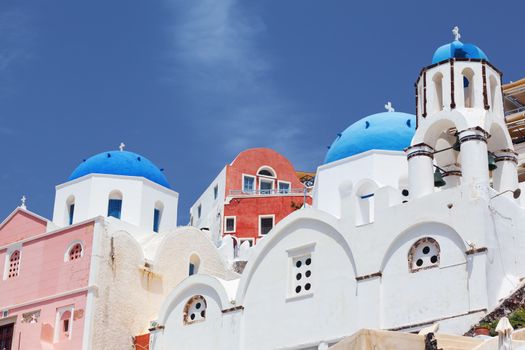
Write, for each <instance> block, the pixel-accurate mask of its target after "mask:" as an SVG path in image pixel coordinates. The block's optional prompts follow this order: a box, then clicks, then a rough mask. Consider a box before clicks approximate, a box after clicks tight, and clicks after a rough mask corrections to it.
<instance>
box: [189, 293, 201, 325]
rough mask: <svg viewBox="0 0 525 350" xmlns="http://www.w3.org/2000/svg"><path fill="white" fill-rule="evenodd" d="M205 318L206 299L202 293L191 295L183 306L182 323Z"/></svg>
mask: <svg viewBox="0 0 525 350" xmlns="http://www.w3.org/2000/svg"><path fill="white" fill-rule="evenodd" d="M205 318H206V300H205V299H204V297H203V296H202V295H196V296H193V297H192V298H191V299H190V300H188V302H187V303H186V306H185V307H184V324H191V323H194V322H199V321H204V319H205Z"/></svg>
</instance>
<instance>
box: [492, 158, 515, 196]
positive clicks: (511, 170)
mask: <svg viewBox="0 0 525 350" xmlns="http://www.w3.org/2000/svg"><path fill="white" fill-rule="evenodd" d="M494 156H495V158H496V165H497V166H498V167H497V168H496V169H494V170H493V171H492V184H493V186H494V189H495V190H496V191H498V192H500V193H501V192H504V191H509V190H510V191H514V190H515V189H517V188H518V170H517V168H518V154H517V153H516V152H514V151H513V150H511V149H502V150H499V151H495V152H494ZM502 196H506V197H510V198H512V193H510V192H509V193H506V194H504V195H502Z"/></svg>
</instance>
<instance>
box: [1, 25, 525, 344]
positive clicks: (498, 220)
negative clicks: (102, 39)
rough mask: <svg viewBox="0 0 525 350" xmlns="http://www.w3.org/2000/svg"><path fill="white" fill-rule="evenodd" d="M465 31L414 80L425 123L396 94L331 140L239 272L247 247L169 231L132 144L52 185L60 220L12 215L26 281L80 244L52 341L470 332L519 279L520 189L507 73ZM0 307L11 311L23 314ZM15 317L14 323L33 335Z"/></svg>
mask: <svg viewBox="0 0 525 350" xmlns="http://www.w3.org/2000/svg"><path fill="white" fill-rule="evenodd" d="M455 35H456V38H455V40H454V41H453V42H451V43H450V44H446V45H444V46H441V47H439V48H438V49H437V50H436V51H435V53H434V56H433V59H432V63H431V65H429V66H427V67H425V68H423V69H422V70H421V73H420V75H419V77H418V78H417V81H416V106H417V108H416V115H411V114H407V113H400V112H396V111H395V110H394V109H393V108H392V105H391V104H390V103H388V104H387V105H386V106H385V107H386V108H387V111H386V112H383V113H378V114H373V115H370V116H366V117H364V118H362V119H361V120H359V121H357V122H355V123H354V124H352V125H351V126H349V127H348V128H347V129H346V130H344V131H343V132H342V133H340V134H338V136H337V138H336V140H335V141H334V142H333V144H332V145H331V147H330V149H329V150H328V153H327V155H326V159H325V162H324V164H323V165H321V166H319V168H318V169H317V174H316V180H315V187H314V190H313V205H312V207H311V208H310V207H308V208H302V209H299V210H297V211H295V212H293V213H292V214H291V215H289V216H288V217H286V218H285V219H283V220H282V221H280V222H279V223H278V224H277V225H276V226H275V227H274V228H273V229H272V230H271V231H270V232H269V234H268V235H267V236H266V237H264V239H261V240H260V241H259V242H258V243H257V244H256V245H255V246H254V247H253V248H249V249H248V247H241V248H243V249H241V250H242V252H243V256H242V259H243V260H246V261H247V263H246V266H245V268H244V270H243V271H242V273H239V272H240V271H239V270H236V271H234V269H233V268H232V266H234V265H235V264H234V263H235V261H236V260H238V259H239V256H238V255H236V253H235V251H236V250H235V249H234V248H233V244H232V240H231V239H228V238H225V239H223V241H222V242H220V243H219V246H217V244H216V242H212V240H211V239H210V233H209V232H207V231H201V230H199V229H197V228H195V227H190V226H188V227H176V222H177V204H178V193H177V192H175V191H174V189H172V188H171V186H170V184H169V183H168V182H167V180H166V177H165V176H164V175H163V173H162V171H161V169H159V168H157V167H156V166H155V165H154V164H153V163H152V162H150V161H149V160H148V159H146V158H144V157H142V156H140V155H138V154H136V153H133V152H128V151H125V150H124V147H123V145H122V146H121V149H120V150H119V151H110V152H104V153H101V154H98V155H96V156H93V157H91V158H89V159H87V160H85V161H84V162H82V163H81V164H80V165H79V167H78V168H77V169H76V170H75V171H74V172H73V174H72V175H71V176H70V178H69V179H68V181H67V182H65V183H64V184H61V185H58V186H57V188H56V197H55V206H54V213H53V219H52V220H47V219H44V218H41V217H39V216H37V215H36V214H33V213H31V212H29V211H28V210H27V208H25V206H23V207H22V208H18V209H16V210H15V211H14V212H13V213H12V214H11V216H10V217H8V219H6V220H5V221H4V223H5V222H8V221H9V220H10V218H12V217H16V215H19V214H21V215H25V216H27V217H29V219H31V220H33V221H34V222H37V223H38V225H39V226H38V227H43V228H42V230H43V231H45V232H43V233H41V234H39V235H36V236H35V237H33V238H31V237H29V238H27V237H26V238H24V239H23V240H22V241H20V242H14V243H10V244H9V245H6V247H7V248H6V249H7V251H8V252H11V251H13V252H14V251H15V250H16V249H18V250H16V251H17V252H18V253H17V254H18V255H15V254H12V255H14V256H15V257H16V259H18V260H13V259H12V260H11V262H12V263H13V264H14V265H13V266H15V265H16V266H15V267H16V276H15V277H16V278H18V279H19V280H21V279H22V278H25V276H27V278H29V279H31V278H34V276H28V274H25V275H24V268H25V269H27V266H28V265H29V264H30V263H31V259H29V257H30V256H31V255H30V254H31V251H30V248H31V247H30V246H29V243H31V242H36V243H35V244H37V243H38V242H41V241H43V240H47V241H48V243H47V244H48V245H47V246H48V247H52V248H46V249H48V250H47V251H48V253H47V254H48V255H52V254H54V253H53V249H54V250H56V251H57V254H64V252H63V250H62V245H63V246H64V247H66V246H68V247H75V251H74V252H73V254H71V253H67V252H69V250H70V249H69V248H68V250H67V251H66V250H65V248H64V251H66V253H65V255H61V256H60V257H59V259H58V260H61V261H58V260H57V259H54V258H53V259H54V260H53V263H54V264H55V263H56V264H58V263H60V264H62V265H63V264H64V263H65V261H68V260H69V259H68V257H69V258H73V259H74V260H75V261H76V262H74V263H75V264H77V263H78V264H84V265H73V263H70V265H67V268H71V269H74V268H75V266H82V269H79V270H78V273H77V274H76V275H75V274H71V276H72V277H71V281H76V280H78V281H79V283H83V284H80V285H79V286H80V287H79V286H77V285H75V286H69V287H68V288H70V289H69V290H67V291H63V292H60V294H56V295H58V296H59V297H60V298H62V299H63V298H65V297H67V296H70V297H71V300H72V301H71V303H77V304H78V306H75V308H71V309H67V311H60V313H59V314H57V315H58V316H56V325H57V326H56V327H58V328H60V321H61V320H62V318H64V317H65V316H64V315H66V314H67V315H69V316H68V317H69V318H68V319H64V320H62V321H63V322H65V323H64V324H63V325H64V326H65V325H66V324H67V327H68V331H67V332H65V333H64V334H60V333H59V332H58V331H57V330H55V336H54V340H49V343H53V342H54V343H56V342H57V341H63V342H64V344H66V345H64V346H62V347H57V346H55V347H54V348H57V349H58V348H60V349H62V348H68V346H67V344H68V342H73V341H75V337H79V336H80V335H82V339H81V340H79V341H78V344H79V345H78V346H77V347H71V346H70V347H69V348H82V349H86V350H87V349H90V350H91V349H125V348H129V347H130V346H131V345H132V339H133V338H132V337H133V336H136V335H139V334H143V333H149V336H150V338H149V348H150V349H152V350H170V349H218V350H220V349H224V350H258V349H261V350H267V349H282V350H284V349H297V350H299V349H302V350H306V349H308V350H313V349H319V350H323V349H328V347H329V346H331V345H333V344H335V343H337V342H339V341H340V340H342V339H343V338H345V337H348V336H350V335H352V334H354V333H355V332H357V331H358V330H360V329H362V328H371V329H385V330H399V331H406V332H412V331H418V330H420V329H422V328H424V327H427V326H429V325H432V324H435V323H439V324H440V332H446V333H452V334H464V333H465V332H467V331H468V330H469V329H470V328H471V327H472V326H473V325H475V324H477V323H478V322H479V321H480V320H481V319H482V318H483V317H484V316H486V315H487V314H488V313H490V312H491V311H492V310H494V309H495V308H497V307H498V306H499V305H500V304H501V302H502V301H504V300H505V299H506V298H507V297H509V296H510V295H511V294H512V293H513V292H514V291H516V290H517V289H518V288H520V287H522V279H523V278H524V277H525V254H524V253H523V252H524V251H525V210H524V208H523V206H522V203H523V201H522V197H523V196H520V195H521V190H525V188H523V186H522V184H521V183H519V182H518V176H517V156H518V155H517V153H516V152H515V151H514V148H513V144H512V141H511V138H510V136H509V133H508V131H507V128H506V125H505V120H504V111H503V96H502V90H501V84H502V81H501V72H499V71H498V70H497V68H495V67H494V66H493V65H492V64H491V63H490V62H489V60H488V57H487V56H486V55H485V53H484V52H483V51H482V50H481V49H480V48H478V47H477V46H475V45H472V44H464V43H462V42H461V41H459V39H460V38H459V33H458V31H457V30H455ZM407 146H408V147H407ZM29 219H27V220H29ZM24 220H26V219H24ZM4 223H3V224H2V226H0V230H2V229H4V228H3V227H4ZM24 225H28V224H24ZM22 226H23V225H21V226H20V227H22ZM86 227H87V228H86ZM13 230H14V229H13ZM77 234H78V237H79V238H78V240H77V239H76V238H75V239H74V240H73V239H72V238H69V239H66V238H67V237H68V235H69V237H73V236H74V235H77ZM53 237H56V242H55V241H52V240H53V239H55V238H53ZM53 242H55V243H53ZM0 248H1V249H3V248H2V247H1V246H0ZM4 248H5V247H4ZM1 249H0V253H2V250H1ZM68 254H69V255H68ZM41 255H42V254H41V253H37V254H35V258H34V259H36V258H37V257H38V258H39V259H40V258H41ZM20 257H21V258H20ZM82 258H84V259H85V260H84V261H82V260H81V259H82ZM6 259H7V260H6V261H9V260H8V257H7V255H6ZM20 259H21V260H20ZM24 259H25V260H24ZM50 259H51V258H50ZM62 260H63V261H62ZM20 261H22V264H21V265H18V264H20ZM34 261H37V260H34ZM24 264H25V265H24ZM62 265H60V266H62ZM18 266H21V268H20V270H19V267H18ZM64 266H66V265H64ZM69 266H70V267H69ZM60 268H64V267H60ZM55 270H56V269H54V268H53V269H52V270H50V272H49V274H50V275H52V274H53V273H54V272H53V271H55ZM25 271H27V270H25ZM67 271H73V270H67ZM12 274H13V275H14V273H12ZM4 277H5V276H4ZM10 277H11V275H9V278H10ZM4 279H5V278H4ZM71 281H62V280H61V283H62V284H67V283H70V282H71ZM13 283H14V282H13ZM26 285H27V284H24V285H22V284H21V285H20V288H21V289H20V290H22V288H25V287H24V286H26ZM1 289H2V288H0V299H2V298H3V297H4V295H3V294H2V291H1ZM4 291H5V293H6V295H5V297H6V298H7V297H16V296H17V295H18V293H17V292H16V290H15V289H13V290H12V291H9V290H7V289H4ZM44 292H46V290H42V293H44ZM9 293H11V294H9ZM75 293H76V294H75ZM78 295H85V300H84V299H81V298H80V296H78ZM57 298H58V297H57ZM75 298H76V299H75ZM34 300H36V301H39V302H40V303H43V302H44V301H45V300H51V299H49V298H48V299H43V297H40V296H38V298H36V297H35V299H34ZM43 300H44V301H43ZM79 300H80V301H79ZM68 303H69V301H68ZM17 305H18V306H19V308H22V306H24V307H26V306H27V305H30V302H25V301H24V302H23V303H22V302H20V303H19V304H17ZM21 305H22V306H21ZM31 305H32V304H31ZM49 305H50V306H49V308H50V310H52V311H53V312H52V313H51V312H50V313H49V314H48V316H46V313H45V312H44V311H45V310H44V309H42V312H40V311H38V315H37V314H36V313H32V314H31V315H30V317H29V316H28V317H29V318H30V319H31V320H37V322H40V323H44V322H47V321H45V317H48V318H49V319H50V320H51V321H49V322H50V323H53V322H55V314H54V310H55V309H56V307H57V306H56V304H51V302H50V304H49ZM71 305H73V304H71ZM75 305H76V304H75ZM59 306H60V305H59ZM2 307H3V305H2V301H1V300H0V308H2ZM77 309H79V310H82V313H79V312H77V311H78V310H77ZM2 310H3V312H4V317H5V318H6V319H9V317H11V315H15V312H16V308H11V309H10V308H7V307H6V308H5V309H2ZM59 310H62V309H59ZM30 311H31V310H29V311H24V312H26V313H28V312H30ZM67 312H69V313H67ZM28 315H29V314H28ZM40 315H42V316H40ZM13 317H15V316H13ZM39 317H41V319H39ZM66 321H67V322H66ZM1 322H2V320H1V319H0V326H1V325H2V323H1ZM13 322H16V323H15V326H14V327H15V328H14V329H15V331H17V328H16V327H22V328H20V329H25V328H23V327H32V326H30V325H29V323H28V324H21V325H20V326H19V324H18V322H19V321H18V319H16V320H15V321H13ZM22 322H23V320H22ZM36 324H38V323H36ZM46 327H47V326H46ZM50 327H52V326H51V325H50V326H49V327H47V328H48V329H49V328H50ZM75 327H77V328H75ZM58 328H57V329H58ZM70 328H71V329H72V330H73V331H72V332H70V331H69V329H70ZM34 333H35V341H36V342H43V341H47V340H45V336H46V335H45V332H44V331H42V332H36V331H35V332H34ZM26 334H27V333H26ZM39 337H40V338H39ZM51 338H52V337H51V336H49V339H51ZM15 341H16V339H15ZM13 344H14V343H13ZM71 344H72V343H71ZM80 344H81V345H80ZM22 348H23V347H22ZM48 348H52V347H48Z"/></svg>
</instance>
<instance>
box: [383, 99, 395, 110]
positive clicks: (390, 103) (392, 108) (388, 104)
mask: <svg viewBox="0 0 525 350" xmlns="http://www.w3.org/2000/svg"><path fill="white" fill-rule="evenodd" d="M385 109H386V110H387V111H388V112H395V111H396V110H395V109H394V107H392V102H390V101H388V102H387V103H386V105H385Z"/></svg>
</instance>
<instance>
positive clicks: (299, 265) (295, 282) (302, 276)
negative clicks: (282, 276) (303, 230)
mask: <svg viewBox="0 0 525 350" xmlns="http://www.w3.org/2000/svg"><path fill="white" fill-rule="evenodd" d="M291 286H292V290H291V294H292V296H294V295H297V296H298V295H303V294H308V293H311V292H312V255H311V254H308V255H303V256H298V257H294V258H293V259H292V284H291Z"/></svg>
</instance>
